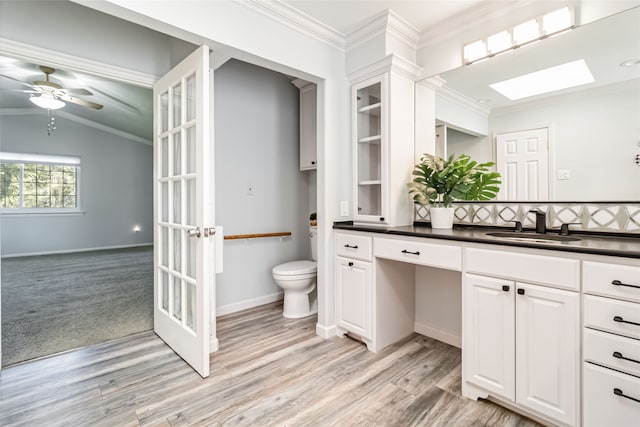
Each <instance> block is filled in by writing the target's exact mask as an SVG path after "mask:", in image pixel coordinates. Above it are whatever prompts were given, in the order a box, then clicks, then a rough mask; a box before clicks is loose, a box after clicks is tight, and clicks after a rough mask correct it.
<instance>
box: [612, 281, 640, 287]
mask: <svg viewBox="0 0 640 427" xmlns="http://www.w3.org/2000/svg"><path fill="white" fill-rule="evenodd" d="M611 284H612V285H613V286H626V287H627V288H636V289H640V286H638V285H630V284H628V283H622V282H621V281H620V280H614V281H612V282H611Z"/></svg>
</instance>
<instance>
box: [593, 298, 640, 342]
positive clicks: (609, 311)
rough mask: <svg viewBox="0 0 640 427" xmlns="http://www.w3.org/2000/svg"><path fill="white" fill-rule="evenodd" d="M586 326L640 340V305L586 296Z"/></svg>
mask: <svg viewBox="0 0 640 427" xmlns="http://www.w3.org/2000/svg"><path fill="white" fill-rule="evenodd" d="M584 326H588V327H592V328H595V329H601V330H603V331H608V332H613V333H614V334H619V335H624V336H627V337H631V338H637V339H640V304H637V303H633V302H626V301H618V300H614V299H610V298H602V297H596V296H591V295H585V296H584Z"/></svg>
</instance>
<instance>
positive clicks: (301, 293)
mask: <svg viewBox="0 0 640 427" xmlns="http://www.w3.org/2000/svg"><path fill="white" fill-rule="evenodd" d="M317 235H318V227H309V237H310V238H311V258H312V259H313V261H291V262H287V263H284V264H280V265H276V266H275V267H273V269H272V270H271V272H272V274H273V279H274V280H275V281H276V283H277V284H278V286H280V287H281V288H282V290H283V291H284V310H283V313H282V315H283V316H284V317H288V318H291V319H297V318H300V317H307V316H311V315H312V314H315V313H317V312H318V299H317V293H316V275H317V272H318V264H317V263H316V260H317V252H318V239H317Z"/></svg>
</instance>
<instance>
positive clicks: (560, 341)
mask: <svg viewBox="0 0 640 427" xmlns="http://www.w3.org/2000/svg"><path fill="white" fill-rule="evenodd" d="M516 288H517V291H516V293H517V295H516V372H517V381H516V383H517V387H516V402H517V403H518V405H520V406H522V407H525V408H529V409H531V410H534V411H536V412H539V413H541V414H544V415H546V416H547V417H550V418H552V419H555V420H557V421H559V422H561V423H566V424H568V425H576V424H577V408H578V403H579V402H578V398H579V393H578V390H579V387H578V386H579V384H578V382H579V369H580V357H579V356H580V354H579V341H578V340H579V333H580V328H579V320H580V319H579V312H578V303H579V294H578V293H577V292H570V291H563V290H559V289H552V288H547V287H542V286H536V285H530V284H523V283H516Z"/></svg>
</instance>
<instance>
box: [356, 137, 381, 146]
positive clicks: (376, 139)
mask: <svg viewBox="0 0 640 427" xmlns="http://www.w3.org/2000/svg"><path fill="white" fill-rule="evenodd" d="M381 140H382V135H373V136H367V137H365V138H360V139H359V140H358V142H361V143H362V142H368V143H370V144H376V143H379V142H380V141H381Z"/></svg>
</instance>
